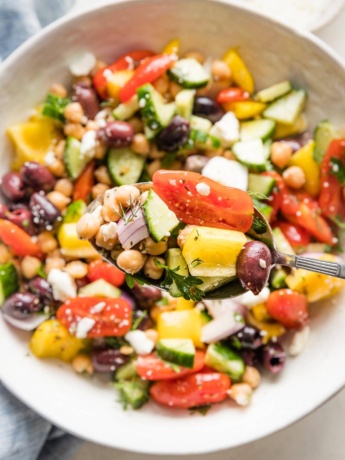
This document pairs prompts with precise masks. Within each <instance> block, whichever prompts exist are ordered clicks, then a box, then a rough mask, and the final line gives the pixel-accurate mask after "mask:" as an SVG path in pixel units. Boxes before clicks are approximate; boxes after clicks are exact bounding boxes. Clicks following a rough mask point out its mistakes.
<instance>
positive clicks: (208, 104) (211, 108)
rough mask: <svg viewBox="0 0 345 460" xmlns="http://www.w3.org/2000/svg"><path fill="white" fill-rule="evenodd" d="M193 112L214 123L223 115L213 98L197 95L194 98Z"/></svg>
mask: <svg viewBox="0 0 345 460" xmlns="http://www.w3.org/2000/svg"><path fill="white" fill-rule="evenodd" d="M193 114H194V115H197V116H198V117H202V118H207V119H208V120H210V121H211V122H212V123H216V121H219V120H220V119H221V118H222V116H223V115H224V110H223V109H222V107H221V106H220V105H219V104H218V102H216V101H215V100H214V99H211V98H210V97H206V96H199V97H196V98H195V99H194V107H193Z"/></svg>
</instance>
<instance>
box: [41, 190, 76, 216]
mask: <svg viewBox="0 0 345 460" xmlns="http://www.w3.org/2000/svg"><path fill="white" fill-rule="evenodd" d="M47 198H48V200H49V201H50V202H51V203H53V205H54V206H55V207H57V208H58V209H59V210H60V211H63V210H64V209H65V208H66V206H67V205H68V204H69V203H70V202H71V198H68V197H67V196H66V195H64V194H63V193H61V192H57V191H53V192H49V193H48V194H47Z"/></svg>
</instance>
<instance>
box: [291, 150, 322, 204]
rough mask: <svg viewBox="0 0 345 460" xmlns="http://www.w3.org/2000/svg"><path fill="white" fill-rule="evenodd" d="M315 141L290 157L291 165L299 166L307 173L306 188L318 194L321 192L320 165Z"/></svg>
mask: <svg viewBox="0 0 345 460" xmlns="http://www.w3.org/2000/svg"><path fill="white" fill-rule="evenodd" d="M314 146H315V142H314V141H311V142H309V143H308V144H306V145H305V146H303V147H302V148H301V149H299V150H298V151H297V152H296V153H294V154H293V155H292V157H291V159H290V162H289V166H299V167H300V168H301V169H303V172H304V174H305V185H304V188H305V190H306V191H307V192H308V193H309V194H310V195H311V196H318V194H319V192H320V186H321V183H320V166H319V164H318V163H317V162H316V161H315V160H314V155H313V151H314Z"/></svg>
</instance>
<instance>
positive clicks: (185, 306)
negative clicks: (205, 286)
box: [175, 297, 195, 311]
mask: <svg viewBox="0 0 345 460" xmlns="http://www.w3.org/2000/svg"><path fill="white" fill-rule="evenodd" d="M194 305H195V302H194V300H186V299H184V298H183V297H179V298H178V299H176V306H175V310H180V311H181V310H191V309H192V308H194Z"/></svg>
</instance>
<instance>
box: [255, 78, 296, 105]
mask: <svg viewBox="0 0 345 460" xmlns="http://www.w3.org/2000/svg"><path fill="white" fill-rule="evenodd" d="M291 90H292V85H291V83H290V82H289V81H288V80H285V81H282V82H280V83H276V84H275V85H272V86H270V87H269V88H264V89H262V90H261V91H259V92H258V93H257V94H256V97H257V99H259V101H260V102H265V103H266V102H273V101H275V100H276V99H279V98H280V97H282V96H285V95H286V94H287V93H289V92H290V91H291Z"/></svg>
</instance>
